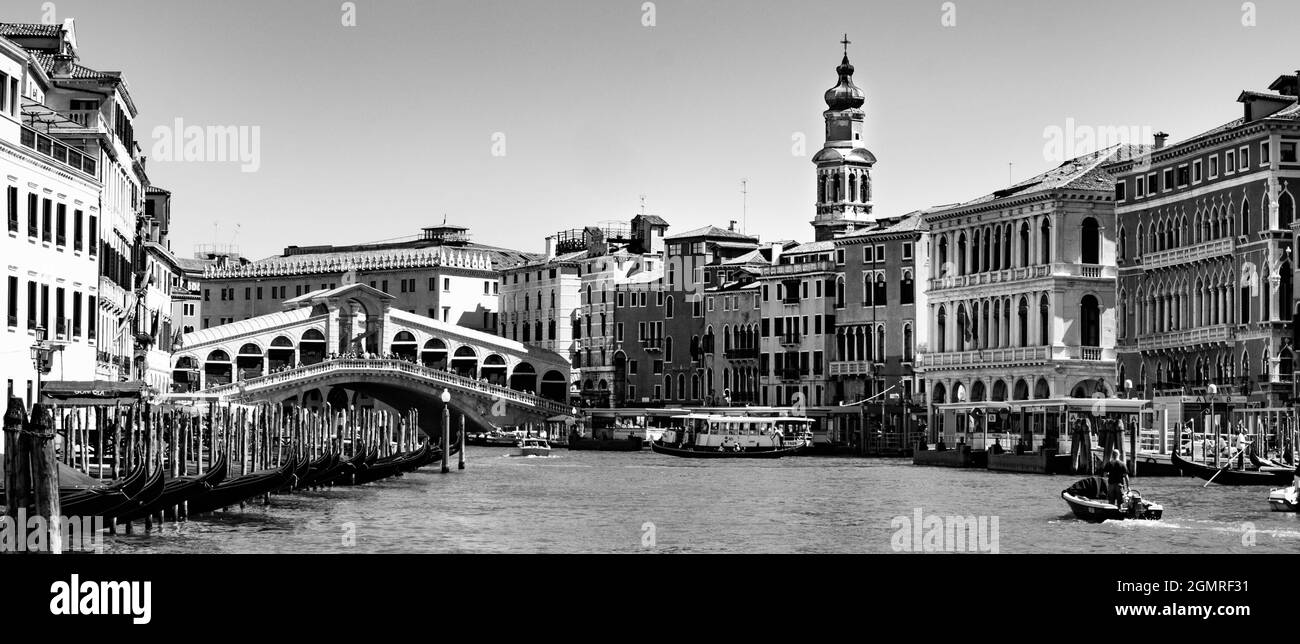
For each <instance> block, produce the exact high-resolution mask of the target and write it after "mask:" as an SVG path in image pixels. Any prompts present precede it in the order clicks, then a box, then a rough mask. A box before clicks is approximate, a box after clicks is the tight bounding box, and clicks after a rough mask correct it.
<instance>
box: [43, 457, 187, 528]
mask: <svg viewBox="0 0 1300 644" xmlns="http://www.w3.org/2000/svg"><path fill="white" fill-rule="evenodd" d="M166 488H167V479H166V477H165V476H164V472H163V470H162V468H155V469H154V471H153V473H152V474H150V475H149V478H148V479H146V480H145V484H144V487H143V488H141V490H140V493H139V494H136V495H134V496H132V497H131V499H130V500H128V501H127V502H125V503H123V504H121V505H119V506H117V507H115V508H112V509H110V510H108V511H106V512H104V513H103V514H102V515H101V516H103V517H104V518H105V519H112V520H115V521H116V520H122V518H123V517H126V516H131V515H135V514H137V513H139V512H143V511H147V510H148V509H149V508H150V507H152V506H153V505H154V504H155V503H157V502H158V499H161V498H162V495H163V491H164V490H166ZM61 511H62V510H61ZM63 514H64V516H72V515H70V514H68V513H67V512H66V511H63Z"/></svg>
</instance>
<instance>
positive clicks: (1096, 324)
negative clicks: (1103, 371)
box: [1044, 295, 1101, 347]
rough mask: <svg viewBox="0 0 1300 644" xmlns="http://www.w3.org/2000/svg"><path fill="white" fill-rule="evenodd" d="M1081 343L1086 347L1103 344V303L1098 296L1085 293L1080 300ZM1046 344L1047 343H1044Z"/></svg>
mask: <svg viewBox="0 0 1300 644" xmlns="http://www.w3.org/2000/svg"><path fill="white" fill-rule="evenodd" d="M1079 323H1080V336H1081V337H1080V338H1079V340H1080V344H1081V345H1082V346H1085V347H1100V346H1101V305H1100V304H1098V302H1097V298H1095V297H1093V296H1092V295H1085V296H1083V299H1082V300H1081V301H1080V302H1079ZM1044 344H1046V343H1044Z"/></svg>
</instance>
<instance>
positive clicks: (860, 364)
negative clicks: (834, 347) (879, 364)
mask: <svg viewBox="0 0 1300 644" xmlns="http://www.w3.org/2000/svg"><path fill="white" fill-rule="evenodd" d="M871 372H872V362H871V361H869V360H835V361H832V362H831V369H830V375H831V376H869V375H871Z"/></svg>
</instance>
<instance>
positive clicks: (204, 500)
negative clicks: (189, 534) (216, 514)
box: [189, 455, 298, 515]
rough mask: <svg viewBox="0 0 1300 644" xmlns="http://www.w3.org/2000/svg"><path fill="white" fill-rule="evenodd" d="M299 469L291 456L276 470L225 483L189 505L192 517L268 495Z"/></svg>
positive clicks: (248, 475)
mask: <svg viewBox="0 0 1300 644" xmlns="http://www.w3.org/2000/svg"><path fill="white" fill-rule="evenodd" d="M297 467H298V459H297V458H295V457H294V456H292V455H290V456H288V457H286V458H285V459H284V462H283V463H282V464H281V465H280V467H278V468H276V469H267V470H261V471H259V472H253V473H251V474H245V475H243V476H236V477H235V478H232V479H229V480H227V481H223V482H222V483H221V484H220V485H216V486H214V487H213V488H212V489H211V490H209V491H208V492H207V493H205V494H201V495H199V496H198V497H196V498H195V499H193V500H191V501H190V503H189V511H190V514H191V515H196V514H202V513H205V512H212V511H213V510H219V509H221V508H225V507H230V506H232V505H237V504H239V503H241V502H243V501H247V500H248V499H251V498H255V497H258V496H261V495H263V494H266V493H268V492H270V491H272V490H276V489H279V488H281V487H284V485H285V484H286V483H288V482H289V481H290V480H291V479H292V477H293V473H294V470H295V469H296V468H297Z"/></svg>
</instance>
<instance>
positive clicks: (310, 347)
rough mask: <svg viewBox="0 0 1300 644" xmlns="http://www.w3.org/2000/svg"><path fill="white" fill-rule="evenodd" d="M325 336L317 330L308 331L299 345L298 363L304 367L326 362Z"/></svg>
mask: <svg viewBox="0 0 1300 644" xmlns="http://www.w3.org/2000/svg"><path fill="white" fill-rule="evenodd" d="M327 344H328V343H327V342H326V341H325V334H324V333H321V332H320V331H319V330H317V329H307V331H306V332H305V333H303V334H302V340H301V341H300V342H299V343H298V361H299V362H301V363H302V364H304V365H313V364H319V363H321V362H323V361H324V360H325V348H326V346H327Z"/></svg>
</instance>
